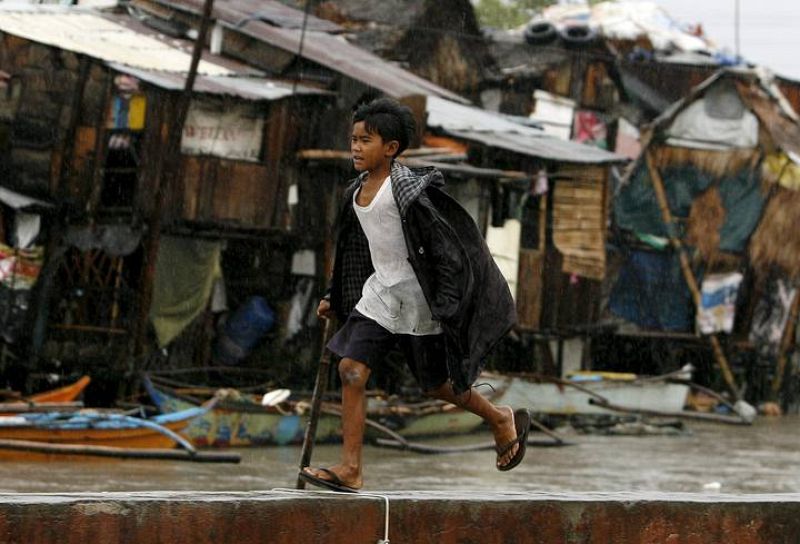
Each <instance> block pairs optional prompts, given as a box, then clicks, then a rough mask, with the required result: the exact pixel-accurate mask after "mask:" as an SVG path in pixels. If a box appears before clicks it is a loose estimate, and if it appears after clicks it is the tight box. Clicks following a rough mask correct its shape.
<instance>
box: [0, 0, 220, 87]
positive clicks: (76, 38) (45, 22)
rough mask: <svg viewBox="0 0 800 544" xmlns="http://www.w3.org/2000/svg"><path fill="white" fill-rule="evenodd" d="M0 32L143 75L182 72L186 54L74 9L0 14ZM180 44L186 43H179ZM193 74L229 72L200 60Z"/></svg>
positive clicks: (186, 66) (188, 60) (188, 59)
mask: <svg viewBox="0 0 800 544" xmlns="http://www.w3.org/2000/svg"><path fill="white" fill-rule="evenodd" d="M0 31H2V32H5V33H8V34H13V35H14V36H19V37H21V38H25V39H28V40H31V41H35V42H38V43H42V44H45V45H50V46H53V47H58V48H59V49H65V50H67V51H73V52H75V53H82V54H85V55H88V56H90V57H93V58H96V59H100V60H104V61H106V62H109V63H118V64H124V65H126V66H132V67H136V68H143V69H146V70H164V71H171V72H187V71H188V70H189V65H190V63H191V59H192V57H191V54H190V53H189V52H187V51H184V50H182V49H180V48H179V47H177V46H172V45H170V44H168V43H166V42H164V41H162V40H160V39H157V38H155V37H154V36H151V35H148V34H145V33H141V32H136V31H135V30H132V29H130V28H128V27H125V26H123V25H120V24H117V23H115V22H113V21H111V20H109V19H108V18H106V17H103V16H102V15H99V14H95V13H90V12H87V11H83V10H78V9H75V8H62V9H44V8H37V9H23V8H20V7H19V6H16V7H15V8H14V9H13V10H12V9H3V10H0ZM184 43H186V42H184ZM198 73H201V74H206V75H215V76H224V75H231V74H233V73H234V72H233V71H231V70H230V69H228V68H225V67H224V66H220V65H217V64H214V63H211V62H208V61H205V60H203V61H200V65H199V67H198Z"/></svg>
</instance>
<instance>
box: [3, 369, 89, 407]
mask: <svg viewBox="0 0 800 544" xmlns="http://www.w3.org/2000/svg"><path fill="white" fill-rule="evenodd" d="M91 381H92V379H91V378H90V377H89V376H81V378H80V379H78V380H77V381H76V382H74V383H71V384H68V385H65V386H63V387H58V388H56V389H50V390H48V391H42V392H41V393H36V394H33V395H31V396H29V397H24V398H23V399H22V400H24V401H26V402H33V403H41V402H72V401H74V400H75V399H77V398H78V397H79V396H80V395H81V393H83V390H84V389H86V386H87V385H89V383H90V382H91ZM0 408H2V405H0Z"/></svg>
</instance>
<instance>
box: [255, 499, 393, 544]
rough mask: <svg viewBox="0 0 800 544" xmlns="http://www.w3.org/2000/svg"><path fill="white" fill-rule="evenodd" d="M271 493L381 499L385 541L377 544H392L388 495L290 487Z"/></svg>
mask: <svg viewBox="0 0 800 544" xmlns="http://www.w3.org/2000/svg"><path fill="white" fill-rule="evenodd" d="M270 491H275V492H278V493H288V494H290V495H311V494H318V495H329V496H330V495H338V496H346V497H353V498H359V497H369V498H379V499H383V504H384V518H383V539H381V540H378V541H377V542H376V544H390V543H389V497H387V496H386V495H381V494H380V493H365V492H362V491H358V492H356V493H343V492H341V491H325V490H324V489H292V488H288V487H274V488H272V489H270Z"/></svg>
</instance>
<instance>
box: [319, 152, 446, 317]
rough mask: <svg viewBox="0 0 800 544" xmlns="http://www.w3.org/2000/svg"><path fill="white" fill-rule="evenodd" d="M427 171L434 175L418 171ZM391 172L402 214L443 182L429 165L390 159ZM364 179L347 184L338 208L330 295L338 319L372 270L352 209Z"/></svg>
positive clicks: (345, 313) (357, 297)
mask: <svg viewBox="0 0 800 544" xmlns="http://www.w3.org/2000/svg"><path fill="white" fill-rule="evenodd" d="M430 173H433V174H434V175H429V176H424V175H420V174H430ZM390 175H391V177H392V194H393V195H394V199H395V202H397V207H398V209H399V210H400V216H401V217H404V216H405V215H406V212H407V211H408V208H409V206H410V205H411V203H412V202H414V200H416V198H417V197H418V196H419V195H420V193H422V191H424V190H425V188H426V187H427V186H428V185H430V184H433V185H437V186H439V185H444V178H443V177H442V176H441V174H440V173H439V172H438V171H436V172H433V169H432V168H425V169H419V170H411V169H410V168H408V167H406V166H403V165H401V164H399V163H397V162H393V163H392V169H391V174H390ZM366 179H367V174H366V173H362V174H361V175H360V176H359V177H358V178H357V179H355V180H353V182H352V183H351V184H350V185H348V187H347V189H346V190H345V192H344V199H343V200H344V201H343V203H342V208H341V210H340V212H339V224H338V229H337V242H336V261H335V263H334V267H333V279H332V281H331V288H330V299H331V305H332V307H333V310H334V311H335V312H336V315H337V317H338V318H339V319H340V320H343V319H345V318H346V317H347V316H348V315H349V314H350V312H351V311H352V310H353V308H355V306H356V304H357V303H358V301H359V300H360V299H361V292H362V289H363V287H364V282H365V281H367V278H369V277H370V276H371V275H372V273H373V272H374V271H375V269H374V268H373V266H372V256H371V254H370V251H369V242H368V241H367V237H366V235H365V234H364V231H363V229H362V228H361V223H359V222H358V218H357V217H356V214H355V212H354V210H353V195H354V194H355V192H356V190H357V189H358V188H359V187H360V186H361V184H362V183H363V182H364V181H365V180H366Z"/></svg>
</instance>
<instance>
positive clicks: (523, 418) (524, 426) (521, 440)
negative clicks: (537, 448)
mask: <svg viewBox="0 0 800 544" xmlns="http://www.w3.org/2000/svg"><path fill="white" fill-rule="evenodd" d="M514 427H515V428H516V429H517V437H516V438H515V439H514V440H512V441H511V442H509V443H508V444H506V445H505V446H497V447H496V448H495V449H496V450H497V459H498V460H500V459H501V458H502V457H503V456H504V455H505V454H506V453H508V452H509V451H511V448H513V447H514V445H515V444H519V448H517V453H515V454H514V456H513V457H512V458H511V459H510V460H509V461H508V463H506V464H505V465H497V470H500V471H502V472H506V471H508V470H511V469H512V468H514V467H516V466H517V465H519V464H520V463H521V462H522V458H523V457H525V447H526V446H527V444H528V431H530V429H531V414H530V412H528V410H527V409H525V408H520V409H519V410H517V411H515V412H514Z"/></svg>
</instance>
